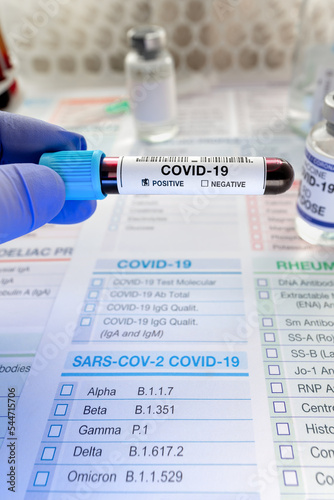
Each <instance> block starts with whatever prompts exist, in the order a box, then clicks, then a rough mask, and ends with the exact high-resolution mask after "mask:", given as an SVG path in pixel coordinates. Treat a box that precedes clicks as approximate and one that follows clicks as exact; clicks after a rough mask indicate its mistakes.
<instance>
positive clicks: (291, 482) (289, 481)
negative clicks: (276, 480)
mask: <svg viewBox="0 0 334 500" xmlns="http://www.w3.org/2000/svg"><path fill="white" fill-rule="evenodd" d="M283 479H284V484H285V486H298V476H297V471H295V470H284V471H283Z"/></svg>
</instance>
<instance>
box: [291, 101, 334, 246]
mask: <svg viewBox="0 0 334 500" xmlns="http://www.w3.org/2000/svg"><path fill="white" fill-rule="evenodd" d="M323 116H324V118H325V120H323V121H321V122H320V123H318V124H317V125H315V126H314V127H313V128H312V129H311V131H310V133H309V135H308V137H307V139H306V148H305V159H304V165H303V170H302V178H301V183H300V189H299V195H298V200H297V217H296V230H297V233H298V234H299V236H300V237H301V238H303V239H304V240H305V241H307V242H308V243H312V244H315V245H327V246H334V92H330V93H329V94H327V95H326V97H325V99H324V105H323Z"/></svg>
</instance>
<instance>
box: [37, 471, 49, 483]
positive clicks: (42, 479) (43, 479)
mask: <svg viewBox="0 0 334 500" xmlns="http://www.w3.org/2000/svg"><path fill="white" fill-rule="evenodd" d="M49 474H50V473H49V472H40V471H39V472H37V474H36V476H35V481H34V486H46V483H47V482H48V479H49Z"/></svg>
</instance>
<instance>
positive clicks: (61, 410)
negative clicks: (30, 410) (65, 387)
mask: <svg viewBox="0 0 334 500" xmlns="http://www.w3.org/2000/svg"><path fill="white" fill-rule="evenodd" d="M67 407H68V405H61V404H59V405H57V406H56V408H55V412H54V415H57V416H58V417H59V416H61V417H63V416H64V415H66V412H67Z"/></svg>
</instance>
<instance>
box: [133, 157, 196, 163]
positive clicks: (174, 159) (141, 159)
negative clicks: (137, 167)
mask: <svg viewBox="0 0 334 500" xmlns="http://www.w3.org/2000/svg"><path fill="white" fill-rule="evenodd" d="M188 161H189V156H137V158H136V162H150V163H158V162H167V163H171V162H173V163H176V162H178V163H181V162H188Z"/></svg>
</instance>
